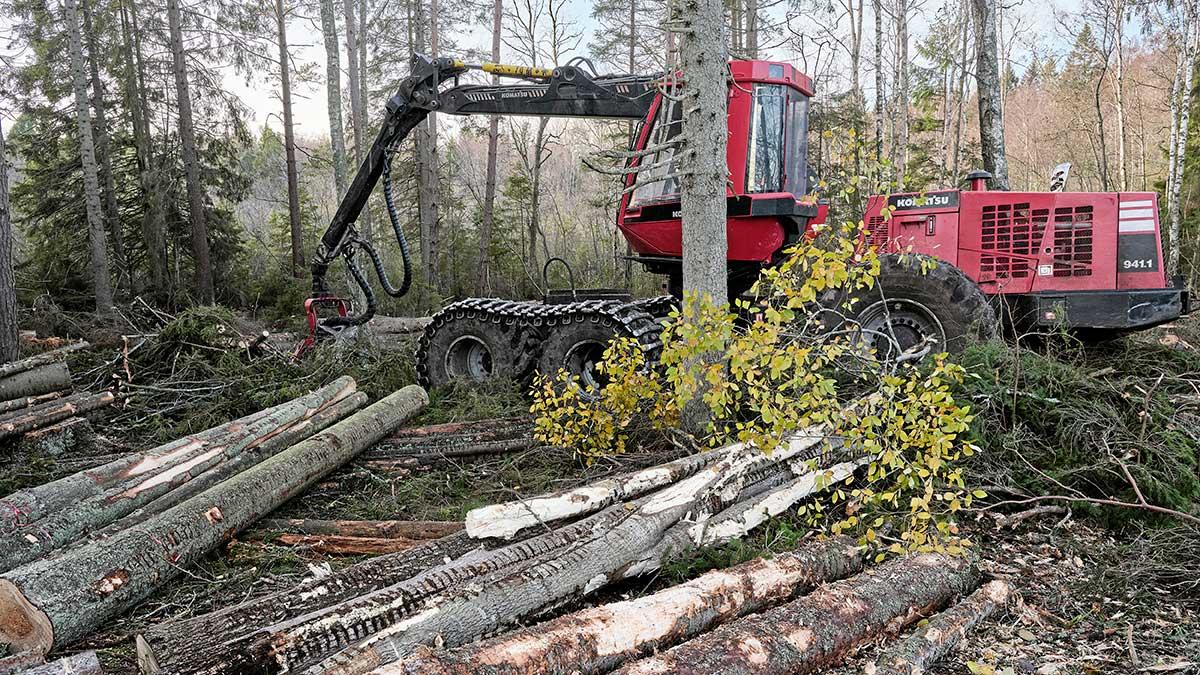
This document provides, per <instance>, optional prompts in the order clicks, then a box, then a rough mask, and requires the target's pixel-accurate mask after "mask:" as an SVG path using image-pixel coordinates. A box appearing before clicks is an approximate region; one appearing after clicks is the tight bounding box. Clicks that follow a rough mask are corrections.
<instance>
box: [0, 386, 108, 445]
mask: <svg viewBox="0 0 1200 675" xmlns="http://www.w3.org/2000/svg"><path fill="white" fill-rule="evenodd" d="M116 400H117V399H116V397H115V396H113V394H112V392H110V391H106V392H103V393H100V394H92V393H88V392H81V393H78V394H71V395H70V396H64V397H63V398H60V399H56V400H53V401H50V402H49V403H43V404H41V405H38V406H34V407H32V408H26V409H25V410H18V411H16V412H14V413H9V414H8V415H5V416H4V417H0V439H4V438H8V437H9V436H16V435H18V434H23V433H26V432H28V431H33V430H34V429H41V428H44V427H48V426H50V425H52V424H57V423H59V422H61V421H63V420H65V419H68V418H71V417H75V416H76V415H85V414H87V413H90V412H92V411H95V410H99V409H100V408H103V407H105V406H108V405H112V403H113V402H114V401H116Z"/></svg>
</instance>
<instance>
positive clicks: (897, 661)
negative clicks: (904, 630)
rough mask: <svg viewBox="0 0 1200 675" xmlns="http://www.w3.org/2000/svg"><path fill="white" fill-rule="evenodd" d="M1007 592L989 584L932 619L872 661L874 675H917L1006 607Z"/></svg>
mask: <svg viewBox="0 0 1200 675" xmlns="http://www.w3.org/2000/svg"><path fill="white" fill-rule="evenodd" d="M1010 595H1011V589H1010V588H1009V586H1008V584H1007V583H1005V582H1004V581H1000V580H996V581H989V582H988V583H986V584H984V585H983V587H982V588H980V589H979V590H977V591H975V592H974V593H972V594H971V595H969V596H967V597H966V598H965V599H964V600H963V601H962V602H959V603H958V604H957V605H955V606H953V607H951V608H950V609H947V610H946V611H944V612H942V613H940V614H938V615H937V616H935V617H933V618H932V619H930V620H929V622H928V623H926V624H925V625H924V626H921V627H919V628H917V629H916V630H915V631H913V633H912V635H909V636H908V637H906V638H904V639H903V640H901V641H900V642H898V643H896V644H895V645H894V646H893V647H891V648H890V649H888V650H887V652H885V653H884V655H883V656H882V657H881V658H880V659H879V660H878V661H876V664H875V673H876V675H921V673H924V672H927V671H928V670H929V667H930V666H932V665H933V664H934V663H936V662H937V660H938V659H940V658H942V657H943V656H945V655H946V654H948V653H949V652H950V650H952V649H954V646H955V645H957V644H958V642H959V640H962V639H963V638H964V637H966V634H967V633H969V632H970V631H971V630H972V629H974V628H975V626H977V625H979V623H980V622H982V621H985V620H986V619H987V618H988V617H990V616H991V615H992V614H993V613H994V612H995V611H996V610H998V609H1003V608H1004V607H1005V606H1007V605H1008V598H1009V596H1010Z"/></svg>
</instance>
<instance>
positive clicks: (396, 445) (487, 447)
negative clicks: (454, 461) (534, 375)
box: [363, 417, 533, 459]
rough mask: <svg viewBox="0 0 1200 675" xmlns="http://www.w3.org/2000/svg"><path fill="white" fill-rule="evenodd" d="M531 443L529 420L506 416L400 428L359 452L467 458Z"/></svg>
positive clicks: (376, 456) (380, 455) (382, 456)
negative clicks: (369, 447)
mask: <svg viewBox="0 0 1200 675" xmlns="http://www.w3.org/2000/svg"><path fill="white" fill-rule="evenodd" d="M531 445H533V423H532V422H531V421H530V420H529V419H527V418H520V417H510V418H501V419H491V420H482V421H478V422H450V423H448V424H434V425H432V426H427V427H415V428H411V429H401V430H400V431H397V432H396V433H394V434H392V435H391V436H389V437H388V438H386V439H384V440H383V441H382V442H380V443H379V444H378V445H376V446H375V447H373V448H371V449H370V450H367V451H366V452H365V453H363V457H365V458H369V459H390V458H396V457H417V458H419V459H424V458H437V457H468V456H473V455H480V454H492V453H502V452H511V451H514V450H524V449H525V448H528V447H530V446H531Z"/></svg>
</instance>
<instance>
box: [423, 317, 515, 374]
mask: <svg viewBox="0 0 1200 675" xmlns="http://www.w3.org/2000/svg"><path fill="white" fill-rule="evenodd" d="M536 353H537V339H536V337H535V336H534V335H532V334H531V331H530V330H529V329H527V328H525V327H523V326H521V325H519V324H517V323H516V322H505V321H503V320H499V321H497V320H495V318H494V317H491V316H489V315H487V314H486V313H482V312H476V311H472V310H457V311H448V312H444V313H443V314H442V315H439V316H438V317H436V318H435V320H434V322H433V323H432V324H430V325H429V327H428V328H426V329H425V334H424V335H423V336H422V337H421V342H420V345H419V347H418V350H417V374H418V377H419V379H420V382H421V384H422V385H424V386H426V387H439V386H442V385H445V384H448V383H449V382H451V381H453V380H460V381H464V382H475V383H478V382H483V381H485V380H490V379H510V380H522V379H524V378H525V377H527V376H528V375H529V373H530V370H531V368H532V366H533V363H534V361H535V359H536Z"/></svg>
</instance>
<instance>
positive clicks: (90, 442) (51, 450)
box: [17, 417, 96, 457]
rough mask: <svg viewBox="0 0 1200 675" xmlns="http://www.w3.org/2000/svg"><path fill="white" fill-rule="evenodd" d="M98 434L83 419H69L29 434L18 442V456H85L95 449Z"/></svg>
mask: <svg viewBox="0 0 1200 675" xmlns="http://www.w3.org/2000/svg"><path fill="white" fill-rule="evenodd" d="M95 445H96V432H95V431H94V430H93V429H92V423H91V422H88V421H87V420H86V419H85V418H83V417H68V418H67V419H65V420H63V421H61V422H59V423H58V424H51V425H50V426H48V427H46V428H44V429H34V430H33V431H30V432H27V433H26V434H25V435H24V436H22V437H21V440H20V441H18V442H17V454H19V455H26V456H28V455H37V456H42V457H60V456H62V455H64V454H68V453H70V454H76V453H79V454H83V453H89V452H91V451H92V450H94V449H95Z"/></svg>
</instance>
